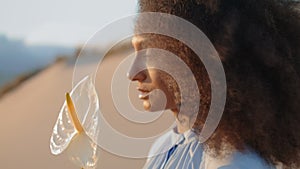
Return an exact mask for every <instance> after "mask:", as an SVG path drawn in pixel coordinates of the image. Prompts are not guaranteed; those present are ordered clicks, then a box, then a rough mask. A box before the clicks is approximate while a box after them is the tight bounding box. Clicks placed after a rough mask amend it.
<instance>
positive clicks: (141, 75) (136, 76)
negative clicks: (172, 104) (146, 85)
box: [127, 71, 147, 82]
mask: <svg viewBox="0 0 300 169" xmlns="http://www.w3.org/2000/svg"><path fill="white" fill-rule="evenodd" d="M127 77H128V79H130V80H132V81H139V82H142V81H144V80H145V79H146V78H147V75H146V74H145V71H140V72H138V73H136V72H135V73H130V72H128V73H127Z"/></svg>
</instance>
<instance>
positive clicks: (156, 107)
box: [143, 100, 167, 112]
mask: <svg viewBox="0 0 300 169" xmlns="http://www.w3.org/2000/svg"><path fill="white" fill-rule="evenodd" d="M143 106H144V109H145V111H148V112H157V111H163V110H167V108H166V107H165V105H162V104H161V103H158V104H156V103H155V102H154V103H152V102H150V100H144V102H143Z"/></svg>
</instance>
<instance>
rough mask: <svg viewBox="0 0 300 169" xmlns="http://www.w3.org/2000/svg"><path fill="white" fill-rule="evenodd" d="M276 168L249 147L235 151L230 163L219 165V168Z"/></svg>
mask: <svg viewBox="0 0 300 169" xmlns="http://www.w3.org/2000/svg"><path fill="white" fill-rule="evenodd" d="M253 168H255V169H275V167H274V166H272V165H270V164H268V163H267V162H266V161H265V160H264V159H263V158H261V157H260V156H259V155H258V154H257V153H256V152H254V151H252V150H251V149H247V150H246V151H243V152H239V151H237V152H234V153H233V154H232V155H231V157H230V158H229V164H227V165H224V166H221V167H219V168H218V169H253Z"/></svg>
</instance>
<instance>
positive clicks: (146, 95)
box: [137, 88, 150, 100]
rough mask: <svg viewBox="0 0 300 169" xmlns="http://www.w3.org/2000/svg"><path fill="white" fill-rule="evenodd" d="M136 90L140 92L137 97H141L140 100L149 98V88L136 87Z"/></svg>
mask: <svg viewBox="0 0 300 169" xmlns="http://www.w3.org/2000/svg"><path fill="white" fill-rule="evenodd" d="M137 90H138V91H140V92H141V93H140V94H139V99H142V100H146V99H149V93H150V90H147V89H144V88H137Z"/></svg>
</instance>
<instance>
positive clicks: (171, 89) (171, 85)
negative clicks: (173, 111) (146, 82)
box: [155, 72, 180, 108]
mask: <svg viewBox="0 0 300 169" xmlns="http://www.w3.org/2000/svg"><path fill="white" fill-rule="evenodd" d="M155 82H156V83H155V86H156V87H157V88H158V89H160V90H162V92H163V93H164V94H165V96H166V99H167V105H168V107H169V108H174V107H175V106H176V104H178V103H179V100H180V95H179V92H178V91H179V90H178V89H177V88H178V87H177V84H176V82H175V80H174V79H173V78H172V77H171V76H169V75H168V74H166V73H164V72H158V73H157V74H156V78H155ZM177 102H178V103H177Z"/></svg>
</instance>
